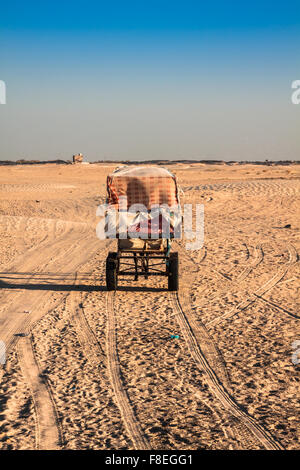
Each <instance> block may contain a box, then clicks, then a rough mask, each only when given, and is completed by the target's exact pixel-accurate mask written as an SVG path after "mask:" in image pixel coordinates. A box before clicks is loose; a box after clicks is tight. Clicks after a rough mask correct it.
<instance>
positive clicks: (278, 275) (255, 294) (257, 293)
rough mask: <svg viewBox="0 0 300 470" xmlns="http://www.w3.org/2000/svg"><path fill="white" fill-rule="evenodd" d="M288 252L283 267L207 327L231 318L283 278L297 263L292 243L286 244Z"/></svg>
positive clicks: (296, 255)
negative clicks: (286, 260) (287, 258)
mask: <svg viewBox="0 0 300 470" xmlns="http://www.w3.org/2000/svg"><path fill="white" fill-rule="evenodd" d="M288 253H289V260H288V262H287V263H286V266H285V267H283V268H280V269H279V270H278V271H277V272H276V273H275V274H274V275H273V276H272V277H271V278H270V279H268V281H267V282H265V283H264V284H263V285H262V286H261V287H260V288H259V289H257V290H256V291H255V292H253V294H252V295H250V296H248V298H247V299H246V300H243V301H242V302H240V303H239V304H238V305H237V306H236V307H234V308H233V309H231V310H229V311H228V312H225V313H224V314H223V315H222V316H221V317H216V318H214V319H213V320H211V321H210V322H208V323H207V326H208V327H210V326H214V325H215V324H217V323H219V322H221V321H223V320H227V319H228V318H231V317H232V316H233V315H236V314H237V313H238V312H240V311H241V310H245V309H246V308H247V307H249V306H250V305H251V304H252V303H253V302H255V301H256V299H257V298H260V297H261V296H262V295H263V294H265V293H266V292H268V291H269V290H270V289H272V288H273V287H274V286H275V285H276V284H277V283H278V282H279V281H281V279H283V278H284V276H285V275H286V274H287V272H288V270H289V268H290V267H291V266H293V265H294V264H295V263H297V261H298V254H297V251H296V249H295V247H293V246H292V245H290V246H288Z"/></svg>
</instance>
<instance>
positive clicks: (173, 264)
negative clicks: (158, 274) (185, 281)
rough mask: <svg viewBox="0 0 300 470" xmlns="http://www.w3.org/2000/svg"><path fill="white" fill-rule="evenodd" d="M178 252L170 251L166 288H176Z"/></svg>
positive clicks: (177, 282)
mask: <svg viewBox="0 0 300 470" xmlns="http://www.w3.org/2000/svg"><path fill="white" fill-rule="evenodd" d="M178 285H179V279H178V253H171V254H170V259H169V276H168V289H169V290H172V291H174V290H175V291H176V290H178Z"/></svg>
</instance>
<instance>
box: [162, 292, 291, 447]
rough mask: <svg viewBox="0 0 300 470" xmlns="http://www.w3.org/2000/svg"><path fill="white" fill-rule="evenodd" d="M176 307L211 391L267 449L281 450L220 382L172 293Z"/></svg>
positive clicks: (186, 336)
mask: <svg viewBox="0 0 300 470" xmlns="http://www.w3.org/2000/svg"><path fill="white" fill-rule="evenodd" d="M170 295H171V299H172V302H173V306H174V309H175V311H176V314H177V315H176V317H177V321H178V323H179V326H180V328H181V331H182V334H183V337H184V339H185V341H186V344H187V346H188V348H189V351H190V354H191V356H192V358H193V359H194V361H195V362H196V364H197V365H198V366H199V368H200V370H201V371H202V372H204V375H203V380H205V382H206V383H207V385H208V387H209V389H210V390H211V392H212V393H213V394H214V395H215V397H216V398H217V399H218V400H219V402H220V404H221V405H222V406H223V408H224V409H225V410H226V411H227V412H228V413H229V414H230V415H231V416H232V417H233V418H235V419H237V420H238V424H239V425H244V426H246V428H247V429H248V430H249V431H250V432H251V433H252V434H253V436H254V437H255V438H256V439H257V440H258V441H259V442H260V443H261V444H262V445H263V446H264V447H265V449H267V450H281V449H283V448H282V446H281V445H280V444H279V443H278V442H277V441H276V440H275V439H274V438H273V437H272V436H271V435H270V434H269V433H268V432H267V431H266V430H265V429H264V428H263V427H262V426H260V425H259V424H257V422H256V421H255V420H254V419H253V418H252V417H251V416H249V415H248V414H247V413H246V412H245V411H243V410H242V409H241V407H240V406H239V405H238V404H237V403H236V402H235V401H234V399H233V398H232V397H231V396H230V395H229V393H228V392H227V390H226V388H225V387H224V386H223V384H222V383H221V382H220V380H219V378H218V376H217V374H216V372H215V371H214V369H213V368H212V367H211V366H210V364H209V363H208V360H207V358H206V356H205V355H204V353H203V351H202V350H201V347H200V346H199V344H198V342H197V340H196V338H195V335H194V333H193V326H194V325H193V322H190V321H189V320H188V318H187V316H186V314H185V312H184V310H183V308H182V306H181V303H180V300H179V297H178V294H177V293H175V292H172V293H170Z"/></svg>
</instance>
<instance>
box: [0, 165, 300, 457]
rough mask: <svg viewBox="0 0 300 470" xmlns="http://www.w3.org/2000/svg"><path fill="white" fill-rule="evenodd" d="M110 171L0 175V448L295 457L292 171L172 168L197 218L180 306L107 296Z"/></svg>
mask: <svg viewBox="0 0 300 470" xmlns="http://www.w3.org/2000/svg"><path fill="white" fill-rule="evenodd" d="M113 168H114V166H113V165H109V164H106V165H101V164H91V165H82V166H81V165H30V166H25V165H22V166H21V165H20V166H2V167H0V234H1V238H0V298H1V303H0V341H4V342H5V345H6V363H5V364H4V365H0V448H1V449H173V450H175V449H184V450H192V449H194V450H196V449H264V448H266V449H281V448H285V449H299V411H300V410H299V365H297V364H295V363H294V362H295V358H297V357H299V361H300V352H299V355H298V356H297V354H296V353H295V346H293V345H294V343H295V341H297V340H298V341H299V340H300V330H299V317H300V313H299V262H298V254H299V252H300V240H299V235H300V222H299V220H300V219H299V191H300V169H299V166H297V165H290V166H264V165H262V166H255V165H248V164H247V165H243V166H225V165H204V164H190V165H189V164H184V165H183V164H182V165H181V164H176V165H175V164H174V165H172V166H170V167H169V166H168V168H170V170H171V171H173V172H174V173H175V174H176V175H177V178H178V182H179V185H180V187H181V189H182V196H181V197H182V202H185V203H191V202H192V203H193V204H196V203H203V204H204V208H205V244H204V246H203V247H202V249H201V250H197V251H187V250H186V248H185V245H186V241H185V240H181V241H179V242H176V243H174V244H173V250H174V251H178V252H179V259H180V290H179V293H178V295H176V293H170V292H168V291H167V289H166V287H167V285H166V284H167V282H166V279H165V278H151V277H150V278H149V279H147V280H145V279H141V280H138V281H137V282H134V280H133V279H131V278H124V279H121V280H120V282H119V289H118V290H117V291H116V293H108V292H107V291H106V287H105V258H106V256H107V253H108V251H114V250H115V242H114V241H101V240H99V239H98V238H97V237H96V234H95V228H96V224H97V222H98V219H97V217H96V209H97V206H98V204H101V203H103V202H104V200H105V190H106V184H105V181H106V176H107V174H108V173H110V171H112V169H113ZM286 225H290V228H284V227H285V226H286ZM171 335H178V336H179V338H172V337H171ZM293 348H294V349H293ZM293 358H294V361H293V360H292V359H293Z"/></svg>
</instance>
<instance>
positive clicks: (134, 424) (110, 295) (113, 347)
mask: <svg viewBox="0 0 300 470" xmlns="http://www.w3.org/2000/svg"><path fill="white" fill-rule="evenodd" d="M114 295H115V293H114V292H107V294H106V315H107V336H106V337H107V345H106V346H107V361H108V373H109V376H110V380H111V384H112V387H113V390H114V394H115V397H116V401H117V405H118V407H119V409H120V412H121V415H122V418H123V421H124V425H125V428H126V430H127V432H128V435H129V437H130V439H131V440H132V443H133V445H134V448H135V449H136V450H151V448H150V445H149V443H148V441H147V440H146V438H145V436H144V435H143V432H142V429H141V427H140V424H139V422H138V421H137V418H136V416H135V414H134V412H133V409H132V406H131V404H130V400H129V397H128V395H127V392H126V390H125V388H124V386H123V383H122V375H121V369H120V363H119V358H118V351H117V337H116V320H115V310H114Z"/></svg>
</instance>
